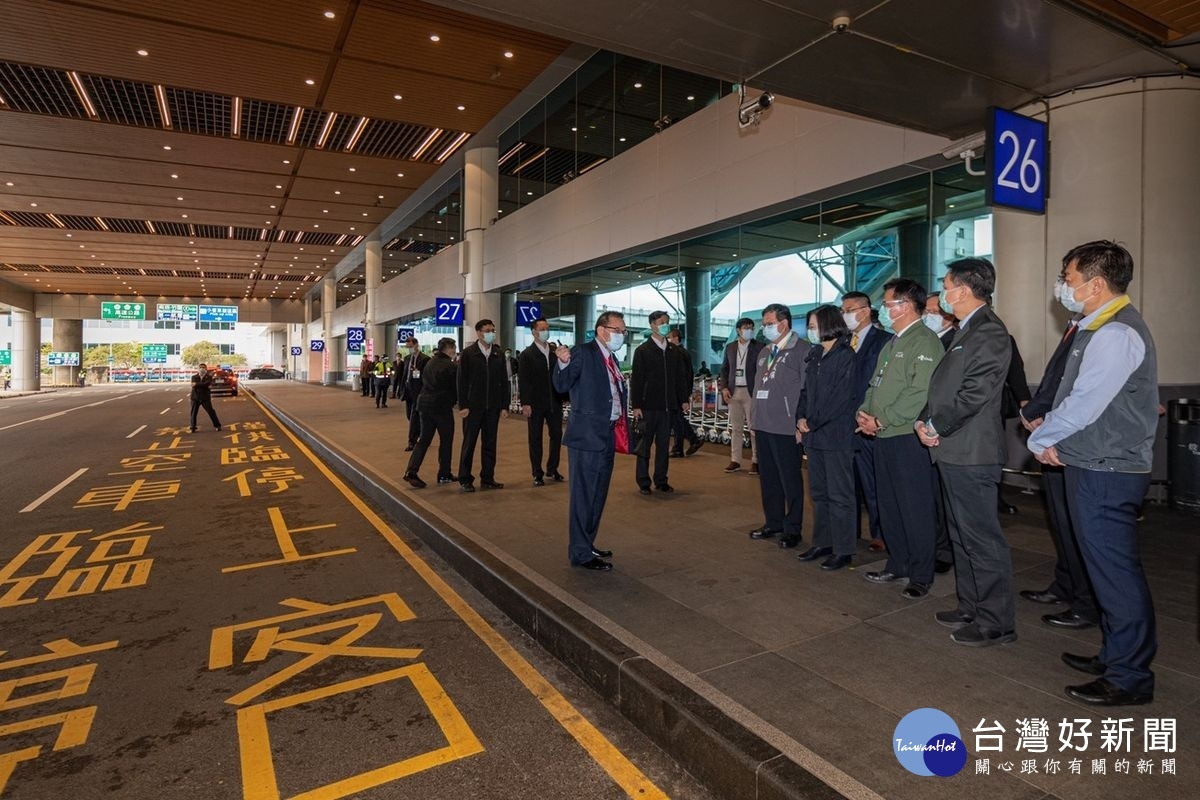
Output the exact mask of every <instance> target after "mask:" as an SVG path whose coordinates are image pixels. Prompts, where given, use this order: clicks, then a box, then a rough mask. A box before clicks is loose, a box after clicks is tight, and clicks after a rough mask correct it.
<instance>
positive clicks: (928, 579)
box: [875, 433, 996, 584]
mask: <svg viewBox="0 0 1200 800" xmlns="http://www.w3.org/2000/svg"><path fill="white" fill-rule="evenodd" d="M932 471H933V462H931V461H930V460H929V451H928V450H926V449H925V447H924V445H922V444H921V441H920V440H919V439H917V437H916V436H914V435H913V434H911V433H908V434H904V435H901V436H890V437H888V438H886V439H879V440H878V441H876V442H875V491H876V496H877V497H878V499H879V522H880V524H881V525H882V526H883V529H884V530H885V531H887V539H886V540H885V541H886V542H887V548H888V555H889V558H888V561H887V566H886V567H885V569H886V570H887V571H888V572H894V573H895V574H897V575H899V576H901V577H904V578H908V579H909V580H910V581H914V582H916V583H924V584H931V583H933V553H934V547H935V545H936V543H937V530H936V528H935V526H936V525H937V512H936V511H935V509H934V503H935V502H937V500H936V498H934V496H933V476H932V475H931V474H930V473H931V472H932ZM988 510H989V511H990V512H991V513H992V514H993V515H995V513H996V501H995V498H994V497H993V498H992V504H991V505H990V506H988Z"/></svg>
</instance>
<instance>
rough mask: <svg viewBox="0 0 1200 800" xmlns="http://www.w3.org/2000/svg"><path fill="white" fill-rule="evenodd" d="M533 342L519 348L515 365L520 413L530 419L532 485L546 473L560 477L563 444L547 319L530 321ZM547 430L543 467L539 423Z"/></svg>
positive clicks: (539, 482) (542, 481)
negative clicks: (546, 449) (543, 463)
mask: <svg viewBox="0 0 1200 800" xmlns="http://www.w3.org/2000/svg"><path fill="white" fill-rule="evenodd" d="M532 332H533V344H531V345H529V347H526V348H525V349H524V350H522V351H521V358H520V362H519V366H518V368H517V373H516V374H517V391H518V393H519V394H520V397H521V413H522V414H524V415H525V419H526V420H528V423H529V463H530V465H531V466H532V467H533V485H534V486H545V485H546V476H547V475H549V476H550V478H551V480H555V481H561V480H562V479H563V476H562V475H560V474H559V472H558V456H559V451H560V450H561V444H562V411H563V408H562V395H560V394H559V393H558V392H556V391H554V384H553V381H552V379H551V374H552V373H551V370H553V369H554V348H553V346H552V345H551V344H550V323H549V322H547V321H546V319H545V317H539V318H538V319H536V320H534V323H533V328H532ZM543 425H544V426H545V428H546V430H547V431H548V432H549V433H550V453H549V456H548V457H547V458H546V469H545V471H543V470H542V427H543Z"/></svg>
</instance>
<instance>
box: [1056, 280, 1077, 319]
mask: <svg viewBox="0 0 1200 800" xmlns="http://www.w3.org/2000/svg"><path fill="white" fill-rule="evenodd" d="M1054 294H1055V296H1056V297H1058V302H1060V303H1062V304H1063V308H1065V309H1066V310H1067V311H1070V312H1071V313H1072V314H1078V313H1079V312H1080V311H1083V301H1081V300H1076V299H1075V290H1074V289H1072V288H1071V287H1070V286H1067V284H1065V283H1063V282H1062V281H1059V282H1058V283H1057V284H1055V287H1054Z"/></svg>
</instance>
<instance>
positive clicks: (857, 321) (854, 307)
mask: <svg viewBox="0 0 1200 800" xmlns="http://www.w3.org/2000/svg"><path fill="white" fill-rule="evenodd" d="M873 317H874V311H873V310H872V308H871V298H870V297H868V296H867V295H865V294H863V293H862V292H846V294H844V295H842V320H843V321H844V322H845V323H846V328H847V329H848V330H849V331H850V347H851V349H853V350H854V352H855V353H856V354H857V356H858V358H857V360H856V362H855V367H854V388H855V392H856V393H857V398H858V401H857V405H856V406H855V407H856V408H857V407H858V406H861V405H862V401H863V398H864V397H866V395H867V388H868V387H869V386H870V383H871V378H872V377H874V375H875V366H876V362H877V361H878V359H879V351H880V350H882V349H883V346H884V345H885V344H887V341H888V338H890V337H889V336H888V335H887V334H886V333H884V332H883V331H882V330H880V329H879V328H877V327H875V325H874V322H873ZM854 478H855V481H856V486H857V493H858V495H859V496H860V497H861V499H862V505H864V506H866V508H867V524H868V526H869V532H870V534H871V550H872V551H873V552H877V553H880V552H883V550H884V536H883V526H882V525H880V523H879V495H878V492H876V490H875V439H874V437H871V436H867V435H865V434H858V439H857V440H856V441H855V447H854Z"/></svg>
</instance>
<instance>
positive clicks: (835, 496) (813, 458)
mask: <svg viewBox="0 0 1200 800" xmlns="http://www.w3.org/2000/svg"><path fill="white" fill-rule="evenodd" d="M808 491H809V494H810V495H811V496H812V502H813V546H814V547H832V548H833V552H834V554H835V555H839V556H852V555H854V550H855V542H856V541H857V539H858V530H857V529H856V526H855V520H854V516H855V511H856V510H857V509H856V508H855V504H854V451H853V450H812V449H810V450H809V451H808Z"/></svg>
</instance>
